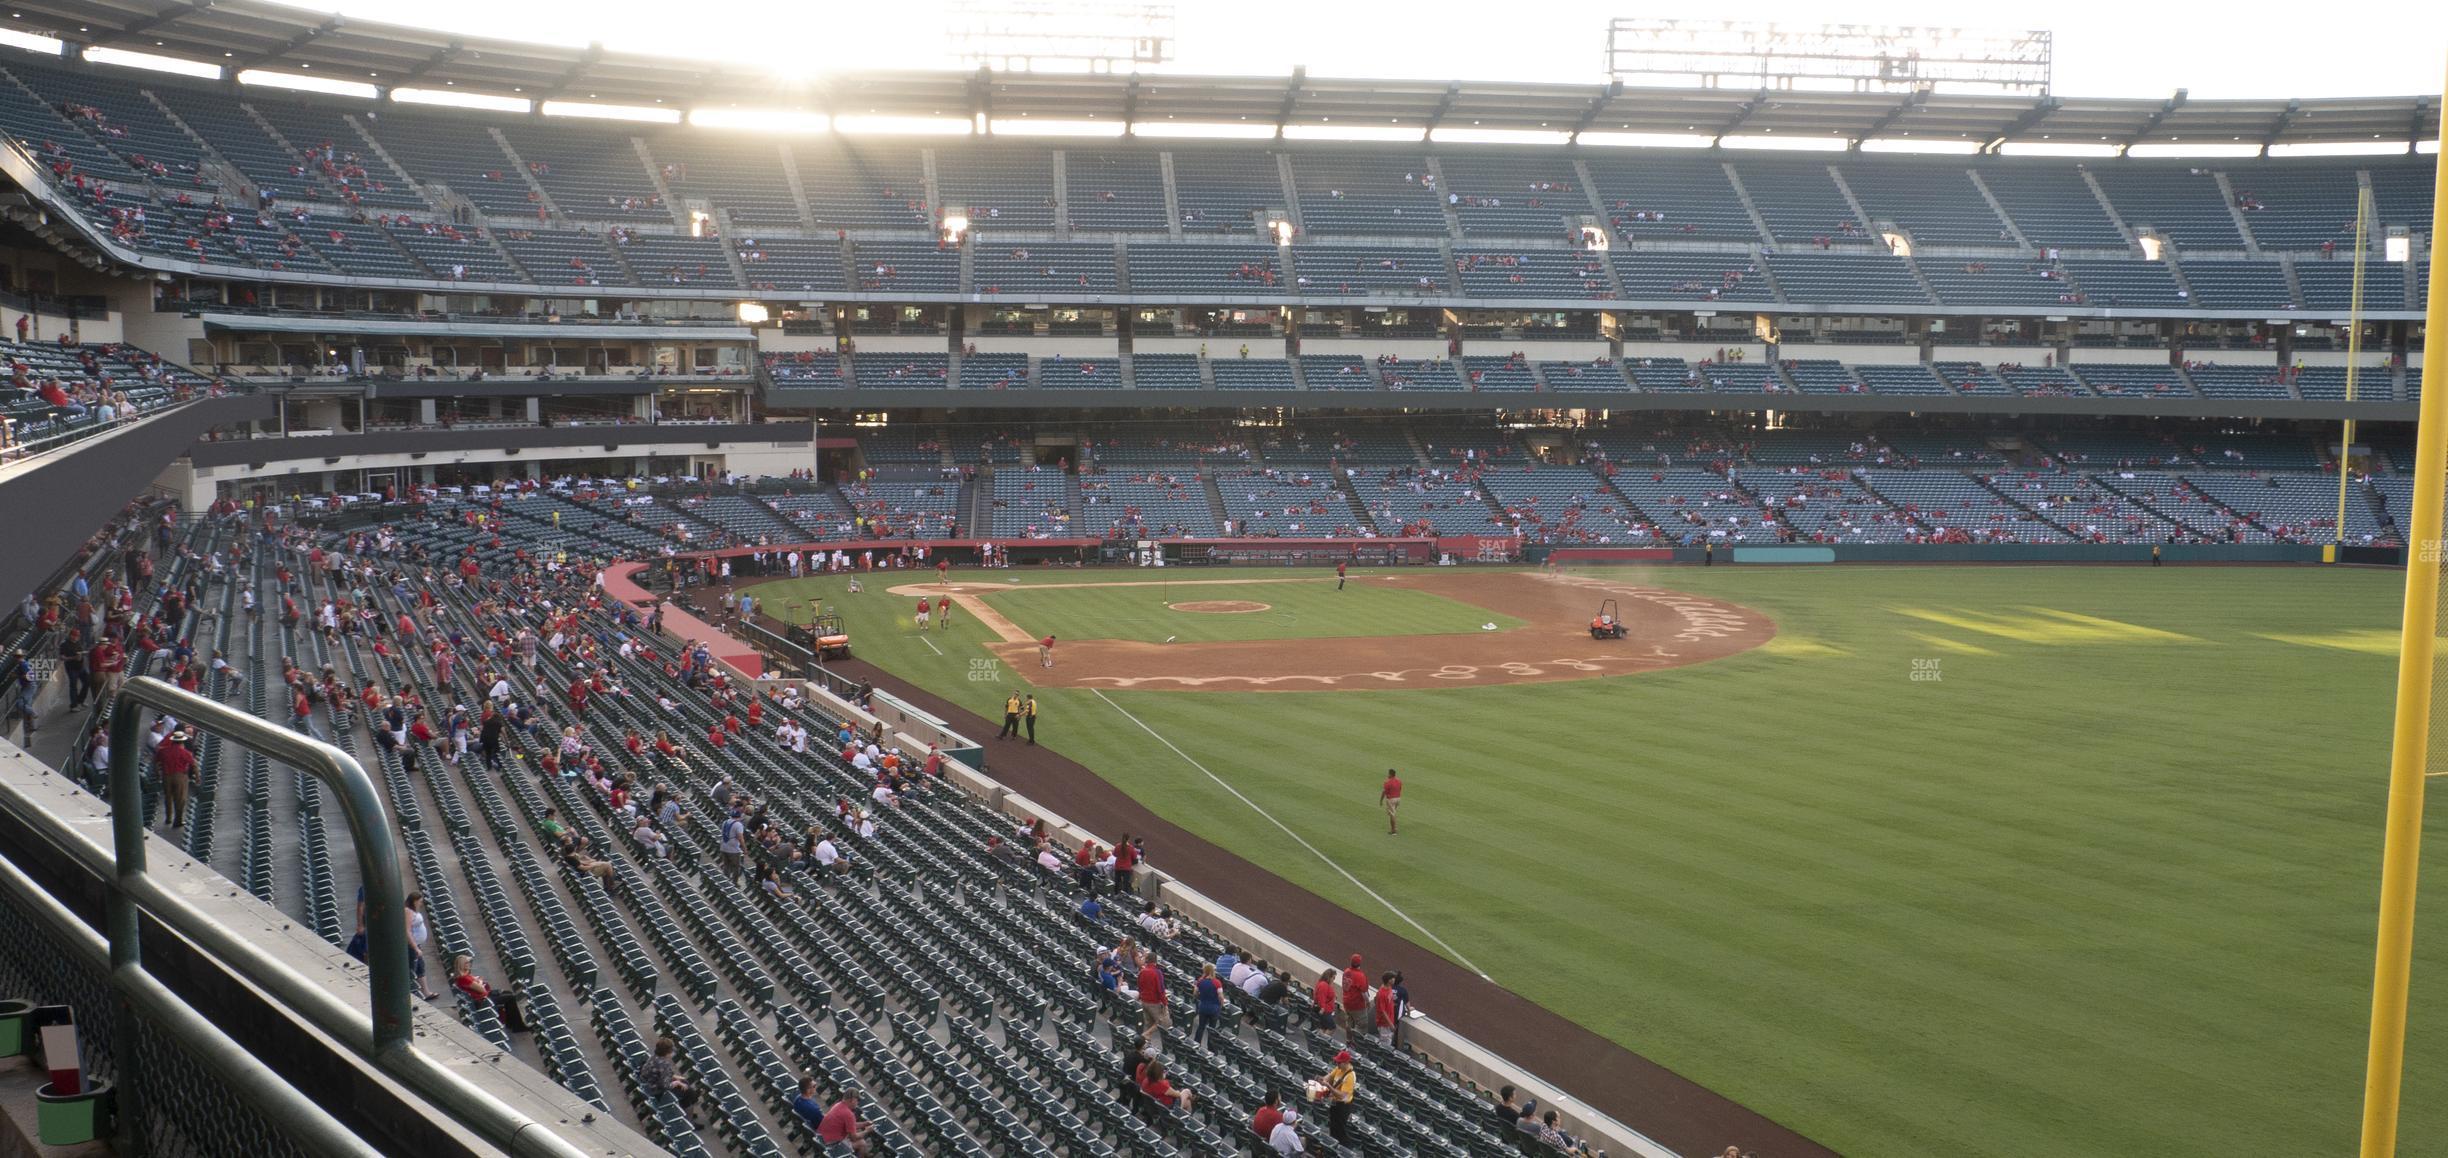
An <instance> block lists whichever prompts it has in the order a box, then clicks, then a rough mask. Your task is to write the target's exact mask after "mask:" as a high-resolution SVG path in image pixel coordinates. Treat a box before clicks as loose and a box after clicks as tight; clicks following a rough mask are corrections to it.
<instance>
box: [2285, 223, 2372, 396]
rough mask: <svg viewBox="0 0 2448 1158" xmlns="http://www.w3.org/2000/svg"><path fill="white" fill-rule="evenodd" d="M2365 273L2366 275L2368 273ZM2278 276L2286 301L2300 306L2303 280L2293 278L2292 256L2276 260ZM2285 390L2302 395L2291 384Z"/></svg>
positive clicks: (2302, 296) (2302, 294) (2302, 297)
mask: <svg viewBox="0 0 2448 1158" xmlns="http://www.w3.org/2000/svg"><path fill="white" fill-rule="evenodd" d="M2366 272H2367V273H2368V271H2366ZM2278 276H2280V277H2283V278H2285V279H2286V288H2287V300H2288V301H2290V302H2295V303H2297V304H2298V305H2300V304H2301V303H2302V302H2303V300H2304V292H2303V279H2302V278H2300V277H2297V276H2295V258H2294V255H2292V254H2287V255H2281V256H2280V257H2279V258H2278ZM2287 390H2288V391H2289V392H2290V393H2294V394H2298V395H2300V394H2301V393H2302V391H2300V390H2297V389H2296V388H2295V385H2294V384H2293V383H2291V382H2290V383H2288V384H2287Z"/></svg>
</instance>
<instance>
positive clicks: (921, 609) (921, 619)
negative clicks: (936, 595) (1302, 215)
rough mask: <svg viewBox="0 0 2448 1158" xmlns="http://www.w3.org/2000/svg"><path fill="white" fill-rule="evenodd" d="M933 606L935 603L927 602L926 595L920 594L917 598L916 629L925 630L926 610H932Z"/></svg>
mask: <svg viewBox="0 0 2448 1158" xmlns="http://www.w3.org/2000/svg"><path fill="white" fill-rule="evenodd" d="M934 606H935V605H934V604H933V603H932V602H929V601H928V600H927V599H926V597H925V596H920V597H919V599H918V630H920V631H925V630H926V629H927V612H928V611H930V610H932V609H933V608H934Z"/></svg>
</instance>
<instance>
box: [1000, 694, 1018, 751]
mask: <svg viewBox="0 0 2448 1158" xmlns="http://www.w3.org/2000/svg"><path fill="white" fill-rule="evenodd" d="M1019 736H1020V693H1018V692H1013V693H1012V694H1011V695H1010V696H1009V697H1008V698H1006V699H1005V700H1004V701H1003V730H1002V731H1000V732H997V733H995V739H998V740H1014V739H1018V738H1019Z"/></svg>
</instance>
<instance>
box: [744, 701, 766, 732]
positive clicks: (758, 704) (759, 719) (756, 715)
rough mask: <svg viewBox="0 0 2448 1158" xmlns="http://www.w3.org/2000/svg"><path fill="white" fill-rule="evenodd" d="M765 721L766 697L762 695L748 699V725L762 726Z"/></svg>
mask: <svg viewBox="0 0 2448 1158" xmlns="http://www.w3.org/2000/svg"><path fill="white" fill-rule="evenodd" d="M764 723H765V699H764V697H762V696H756V697H751V698H750V699H749V701H748V726H749V727H751V728H755V727H762V726H763V725H764Z"/></svg>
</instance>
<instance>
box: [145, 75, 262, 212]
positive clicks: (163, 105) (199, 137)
mask: <svg viewBox="0 0 2448 1158" xmlns="http://www.w3.org/2000/svg"><path fill="white" fill-rule="evenodd" d="M136 95H137V96H139V97H141V98H143V99H144V100H145V101H146V102H148V103H150V104H151V105H152V106H153V109H154V111H155V112H158V113H160V114H161V115H162V119H163V120H165V121H168V122H170V127H172V128H174V129H177V130H178V131H179V132H181V133H183V134H185V135H186V137H187V139H188V140H190V141H193V142H195V147H196V155H197V157H198V158H199V160H200V162H201V163H199V164H198V165H197V166H196V173H197V175H198V176H201V177H203V178H205V179H207V180H209V181H211V182H212V183H213V184H214V185H215V186H218V187H219V188H220V190H221V196H222V199H223V201H224V203H225V204H229V205H248V204H252V203H253V202H254V198H253V197H250V196H248V190H249V188H250V187H251V186H252V185H253V184H254V183H253V182H251V181H248V180H247V179H246V174H244V173H241V172H239V171H238V166H236V165H233V164H231V163H230V160H229V158H227V157H224V156H222V155H221V152H220V150H218V149H215V148H213V147H212V142H210V141H207V140H205V139H204V134H202V133H199V132H197V131H195V130H194V129H193V128H190V127H189V126H188V124H187V122H186V120H185V119H183V118H181V117H180V116H179V115H178V112H177V111H176V110H174V109H172V108H171V107H170V105H169V103H168V102H166V101H164V100H162V99H161V97H160V96H159V95H157V94H155V93H154V91H153V90H152V89H149V88H148V89H140V90H138V91H137V94H136Z"/></svg>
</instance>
